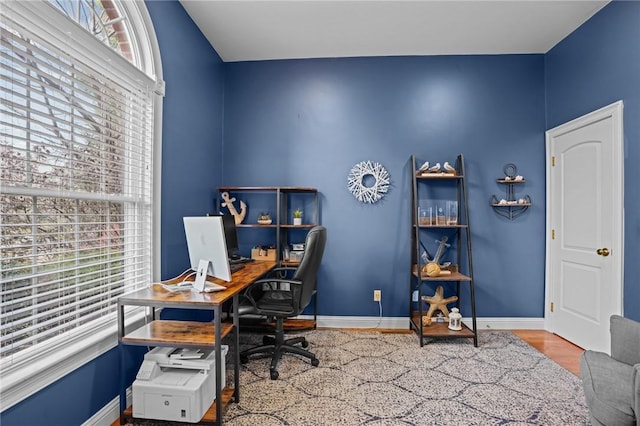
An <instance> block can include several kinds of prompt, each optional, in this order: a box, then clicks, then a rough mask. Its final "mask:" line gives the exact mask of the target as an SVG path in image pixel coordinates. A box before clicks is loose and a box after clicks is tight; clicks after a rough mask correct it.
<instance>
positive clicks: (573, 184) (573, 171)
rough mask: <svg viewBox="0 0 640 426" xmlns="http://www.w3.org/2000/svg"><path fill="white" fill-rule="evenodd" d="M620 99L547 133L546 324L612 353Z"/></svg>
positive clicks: (617, 285)
mask: <svg viewBox="0 0 640 426" xmlns="http://www.w3.org/2000/svg"><path fill="white" fill-rule="evenodd" d="M622 134H623V133H622V102H621V101H620V102H617V103H615V104H612V105H610V106H608V107H605V108H602V109H600V110H598V111H595V112H592V113H590V114H587V115H585V116H583V117H580V118H578V119H576V120H572V121H570V122H569V123H566V124H563V125H561V126H558V127H556V128H554V129H551V130H549V131H548V132H547V153H548V154H547V159H548V164H547V228H548V229H547V231H548V232H547V235H548V238H547V262H546V263H547V282H546V294H545V299H546V303H545V305H546V306H545V326H546V328H547V330H549V331H551V332H553V333H556V334H558V335H559V336H561V337H563V338H565V339H567V340H569V341H571V342H573V343H575V344H576V345H578V346H580V347H582V348H584V349H593V350H598V351H602V352H606V353H609V352H610V336H609V316H610V315H611V314H614V313H616V314H621V313H622V276H623V274H622V267H623V259H624V257H623V217H624V215H623V212H624V210H623V205H624V204H623V193H624V192H623V191H624V188H623V142H622Z"/></svg>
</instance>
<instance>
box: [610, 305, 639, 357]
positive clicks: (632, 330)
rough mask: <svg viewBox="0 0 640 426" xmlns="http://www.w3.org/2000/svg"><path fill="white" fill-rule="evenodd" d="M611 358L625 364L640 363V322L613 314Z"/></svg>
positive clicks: (611, 323)
mask: <svg viewBox="0 0 640 426" xmlns="http://www.w3.org/2000/svg"><path fill="white" fill-rule="evenodd" d="M610 321H611V322H610V327H611V358H613V359H615V360H616V361H620V362H624V363H625V364H629V365H635V364H640V323H639V322H636V321H633V320H631V319H629V318H624V317H621V316H620V315H611V320H610Z"/></svg>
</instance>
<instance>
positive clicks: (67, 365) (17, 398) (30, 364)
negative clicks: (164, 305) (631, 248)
mask: <svg viewBox="0 0 640 426" xmlns="http://www.w3.org/2000/svg"><path fill="white" fill-rule="evenodd" d="M113 1H114V3H117V5H118V7H119V9H120V10H121V11H122V14H123V15H124V16H126V18H127V20H128V21H129V25H130V26H129V29H130V31H131V32H132V34H133V37H132V42H134V43H135V45H134V46H132V48H133V49H134V50H135V52H136V53H135V54H136V55H137V58H138V62H139V64H138V65H137V66H138V68H139V69H136V66H134V65H132V64H131V63H130V62H129V61H128V60H127V59H125V58H124V57H122V56H120V55H119V54H118V53H116V52H115V51H114V50H112V49H111V48H110V47H109V46H107V45H105V44H103V43H102V42H101V41H100V40H99V39H97V38H95V37H94V36H93V35H92V34H90V33H89V32H88V31H86V30H85V29H84V28H82V27H81V26H80V25H79V24H77V23H76V22H73V21H71V20H70V19H69V18H68V17H67V16H65V15H64V14H63V13H62V12H61V11H59V10H58V9H57V8H55V7H54V6H53V5H51V4H49V3H48V2H47V1H30V2H19V1H10V2H3V6H2V7H3V9H4V11H3V14H7V15H9V16H11V18H12V19H13V20H15V21H16V22H17V23H18V24H21V25H23V26H24V27H25V28H27V29H28V31H31V32H33V33H34V34H37V35H39V36H40V37H45V38H46V39H47V40H49V41H53V42H54V43H56V42H57V43H62V44H65V45H67V46H68V47H69V49H70V50H72V51H73V54H74V55H77V57H78V58H80V60H81V61H83V62H86V63H87V64H90V65H91V66H93V67H95V68H97V69H104V67H109V69H110V70H111V71H113V72H115V73H116V75H117V76H118V77H119V78H122V79H124V80H129V81H131V80H132V79H133V80H142V81H145V80H146V81H150V82H151V83H152V84H153V87H154V90H153V97H152V98H153V99H152V102H153V108H154V115H153V117H152V120H153V123H152V126H153V141H152V143H153V158H152V162H153V176H152V179H153V186H152V197H153V199H152V207H151V208H152V213H151V230H152V242H151V245H152V247H151V248H150V249H151V252H152V255H151V265H152V271H151V276H152V279H153V280H157V279H159V277H160V258H161V257H160V247H161V244H160V223H161V221H160V206H161V203H160V195H161V187H160V184H161V179H160V177H161V158H162V150H161V141H162V134H161V132H162V98H163V96H164V81H163V80H162V66H161V59H160V49H159V46H158V42H157V39H156V36H155V31H154V28H153V23H152V21H151V17H150V16H149V13H148V11H147V8H146V6H145V5H144V2H142V1H139V0H136V1H119V0H113ZM69 38H73V39H74V40H77V41H78V43H74V44H73V45H68V44H67V42H66V41H67V40H68V39H69ZM79 46H82V47H83V48H79ZM86 46H89V48H88V49H87V48H86ZM144 320H145V312H144V311H140V310H138V311H135V312H131V313H129V314H128V319H127V322H128V323H132V324H135V323H137V322H142V321H144ZM117 333H118V326H117V315H116V313H114V314H113V315H112V318H110V319H109V321H106V322H105V324H103V325H102V326H100V327H99V328H98V329H93V330H92V331H91V332H90V333H84V334H78V333H74V335H73V336H72V337H71V338H70V336H69V335H68V334H63V335H62V336H59V337H56V338H54V339H51V345H50V348H49V349H48V350H47V351H43V352H42V353H40V354H38V355H37V356H32V357H29V358H27V359H21V360H19V361H18V362H16V363H14V364H13V365H11V366H10V367H8V368H3V369H2V371H0V388H1V392H2V407H1V408H2V410H3V411H4V410H6V409H8V408H10V407H12V406H13V405H15V404H17V403H19V402H21V401H22V400H24V399H26V398H27V397H29V396H31V395H33V394H34V393H36V392H38V391H40V390H42V389H43V388H45V387H46V386H48V385H50V384H51V383H53V382H55V381H57V380H59V379H60V378H62V377H64V376H65V375H67V374H69V373H70V372H72V371H74V370H76V369H78V368H79V367H81V366H82V365H84V364H86V363H87V362H90V361H91V360H93V359H95V358H97V357H98V356H100V355H102V354H104V353H106V352H108V351H110V350H112V349H113V348H115V347H117V345H118V335H117Z"/></svg>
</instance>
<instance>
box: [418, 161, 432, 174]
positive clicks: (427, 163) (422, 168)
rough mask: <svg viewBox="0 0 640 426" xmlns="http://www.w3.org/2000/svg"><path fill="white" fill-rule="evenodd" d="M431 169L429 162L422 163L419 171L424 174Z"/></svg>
mask: <svg viewBox="0 0 640 426" xmlns="http://www.w3.org/2000/svg"><path fill="white" fill-rule="evenodd" d="M428 168H429V162H428V161H425V162H424V163H422V166H420V168H419V169H418V171H419V172H424V171H426V170H427V169H428Z"/></svg>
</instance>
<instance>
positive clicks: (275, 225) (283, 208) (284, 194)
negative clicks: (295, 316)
mask: <svg viewBox="0 0 640 426" xmlns="http://www.w3.org/2000/svg"><path fill="white" fill-rule="evenodd" d="M224 192H227V193H229V195H230V197H231V198H234V197H235V198H236V200H237V201H236V202H237V203H239V202H240V195H241V194H242V196H243V197H247V198H248V200H249V202H250V199H251V197H252V194H253V195H256V194H260V193H262V194H267V195H268V196H269V197H271V196H272V197H273V199H272V200H271V201H270V202H269V203H270V205H269V207H270V209H274V208H275V217H272V220H273V222H272V223H271V224H269V225H262V224H259V223H257V213H258V212H255V211H252V212H251V217H249V216H245V219H244V222H243V223H241V224H239V225H236V226H237V227H238V228H253V229H260V228H271V229H273V230H274V231H275V235H274V236H273V238H274V240H275V241H274V247H275V251H276V264H277V265H278V266H279V267H282V266H287V267H293V268H295V267H297V266H298V265H299V264H300V262H299V261H291V260H285V259H284V258H283V254H282V252H283V250H284V247H286V246H288V245H289V243H290V242H291V241H290V238H291V233H292V231H299V230H301V231H309V230H311V228H313V227H314V226H316V225H320V200H319V197H318V190H317V189H316V188H310V187H301V186H221V187H218V194H217V198H216V209H217V211H218V212H222V198H221V197H222V194H223V193H224ZM305 197H307V198H305ZM243 201H246V200H243ZM294 201H295V202H300V203H301V204H303V206H299V205H292V203H294ZM298 207H302V208H303V210H304V216H303V223H302V224H301V225H294V224H293V223H292V222H293V221H292V219H291V214H292V212H291V209H296V208H298ZM237 208H238V207H237V206H236V209H237ZM249 210H251V207H250V206H249ZM271 211H273V210H271ZM305 235H306V233H305ZM317 315H318V294H317V293H316V295H315V298H314V308H313V322H311V321H307V320H289V321H286V322H285V329H287V330H293V329H308V328H315V327H316V324H317ZM309 324H311V325H309Z"/></svg>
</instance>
